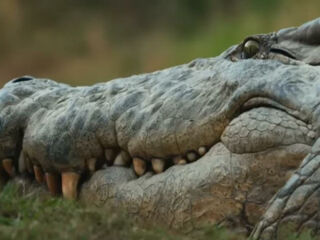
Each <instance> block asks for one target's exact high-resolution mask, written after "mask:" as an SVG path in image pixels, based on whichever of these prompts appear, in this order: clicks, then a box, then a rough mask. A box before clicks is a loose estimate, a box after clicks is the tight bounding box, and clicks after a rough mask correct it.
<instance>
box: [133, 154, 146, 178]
mask: <svg viewBox="0 0 320 240" xmlns="http://www.w3.org/2000/svg"><path fill="white" fill-rule="evenodd" d="M133 169H134V171H135V173H136V174H137V175H138V176H142V175H143V174H144V173H145V172H146V170H147V164H146V162H145V161H144V160H142V159H140V158H133Z"/></svg>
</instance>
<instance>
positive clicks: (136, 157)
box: [0, 18, 320, 239]
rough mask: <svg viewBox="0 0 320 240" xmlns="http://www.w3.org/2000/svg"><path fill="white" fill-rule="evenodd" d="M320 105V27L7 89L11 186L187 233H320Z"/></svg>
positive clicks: (3, 125)
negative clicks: (72, 80)
mask: <svg viewBox="0 0 320 240" xmlns="http://www.w3.org/2000/svg"><path fill="white" fill-rule="evenodd" d="M319 95H320V18H318V19H315V20H312V21H310V22H307V23H305V24H303V25H301V26H299V27H291V28H285V29H282V30H280V31H277V32H272V33H268V34H257V35H252V36H249V37H247V38H245V39H244V41H243V42H241V43H240V44H238V45H235V46H231V47H230V48H229V49H227V50H226V51H224V52H223V53H222V54H220V55H219V56H217V57H212V58H206V59H195V60H193V61H192V62H190V63H187V64H183V65H180V66H175V67H171V68H168V69H164V70H160V71H156V72H152V73H147V74H140V75H134V76H131V77H126V78H119V79H114V80H112V81H108V82H106V83H98V84H95V85H92V86H81V87H72V86H69V85H67V84H63V83H58V82H55V81H53V80H50V79H43V78H35V77H31V76H23V77H19V78H16V79H13V80H11V81H9V82H8V83H6V84H5V86H4V87H3V88H2V89H1V90H0V161H1V164H0V166H1V167H0V181H1V182H2V183H3V184H5V183H6V182H7V181H8V180H10V179H14V178H22V179H25V181H27V180H28V181H33V182H34V183H36V184H38V185H39V186H42V187H44V186H46V188H47V189H48V190H49V192H50V193H51V194H52V195H59V194H62V195H63V196H64V197H65V198H67V199H76V198H78V199H80V201H83V202H85V203H88V204H96V205H98V206H100V207H102V208H103V207H106V206H113V207H116V208H121V209H125V211H127V212H128V213H129V214H132V215H133V216H137V217H139V218H142V219H144V220H147V221H152V222H155V223H157V224H165V225H167V226H169V227H170V228H172V229H179V230H183V231H185V232H188V231H191V230H193V229H196V228H198V227H201V226H203V224H220V225H225V226H230V227H233V228H235V229H239V231H244V232H246V233H247V234H248V235H249V234H251V237H252V239H277V238H278V230H279V226H281V225H282V224H285V223H288V222H291V223H294V224H295V227H296V230H297V231H298V232H299V231H301V230H302V229H305V228H308V229H309V228H311V229H313V231H314V232H315V233H317V230H318V224H317V223H318V222H319V216H318V209H319V194H320V192H319V186H320V156H319V152H320V140H318V139H319V136H320V127H319V124H320V98H319Z"/></svg>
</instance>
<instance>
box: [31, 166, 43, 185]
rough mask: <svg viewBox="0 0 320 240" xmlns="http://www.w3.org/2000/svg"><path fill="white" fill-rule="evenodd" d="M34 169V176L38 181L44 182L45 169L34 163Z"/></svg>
mask: <svg viewBox="0 0 320 240" xmlns="http://www.w3.org/2000/svg"><path fill="white" fill-rule="evenodd" d="M33 171H34V177H35V179H36V181H37V182H38V183H43V182H44V175H43V171H42V169H41V167H40V166H37V165H34V166H33Z"/></svg>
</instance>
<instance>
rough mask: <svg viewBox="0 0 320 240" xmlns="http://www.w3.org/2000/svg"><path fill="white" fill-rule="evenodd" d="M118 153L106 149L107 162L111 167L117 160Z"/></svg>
mask: <svg viewBox="0 0 320 240" xmlns="http://www.w3.org/2000/svg"><path fill="white" fill-rule="evenodd" d="M116 155H117V154H116V151H115V150H113V149H105V150H104V156H105V157H106V162H107V164H108V165H109V166H111V165H112V164H113V162H114V159H115V158H116Z"/></svg>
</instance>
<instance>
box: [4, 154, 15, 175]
mask: <svg viewBox="0 0 320 240" xmlns="http://www.w3.org/2000/svg"><path fill="white" fill-rule="evenodd" d="M2 166H3V169H4V170H5V171H6V172H7V173H8V174H9V176H10V177H14V176H15V174H16V170H15V167H14V165H13V161H12V159H10V158H6V159H3V160H2Z"/></svg>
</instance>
